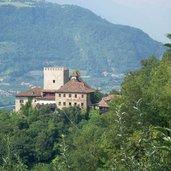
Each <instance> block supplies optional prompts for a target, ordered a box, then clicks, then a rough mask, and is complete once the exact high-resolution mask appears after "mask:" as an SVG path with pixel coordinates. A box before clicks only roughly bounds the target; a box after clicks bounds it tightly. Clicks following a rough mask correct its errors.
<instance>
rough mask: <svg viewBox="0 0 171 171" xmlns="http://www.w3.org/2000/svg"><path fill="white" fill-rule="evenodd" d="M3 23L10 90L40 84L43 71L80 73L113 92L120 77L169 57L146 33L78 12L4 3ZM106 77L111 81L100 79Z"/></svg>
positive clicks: (1, 51)
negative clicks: (142, 63)
mask: <svg viewBox="0 0 171 171" xmlns="http://www.w3.org/2000/svg"><path fill="white" fill-rule="evenodd" d="M0 21H1V23H0V30H1V31H0V76H1V78H2V80H3V83H4V82H7V83H10V85H11V84H12V86H11V87H15V86H16V84H17V83H19V84H20V83H21V82H23V81H26V82H27V81H29V82H30V83H35V84H41V81H40V80H41V72H40V71H42V69H43V67H44V66H66V67H69V68H72V69H79V70H81V71H82V73H83V75H84V76H86V78H87V81H88V82H89V83H90V84H93V86H96V87H103V88H104V87H105V86H104V85H105V84H106V83H108V85H109V84H110V85H109V86H110V87H112V86H113V85H114V84H115V82H116V84H119V83H118V82H120V81H118V80H117V79H120V77H122V75H120V74H121V73H125V72H127V71H130V70H135V69H136V68H138V67H139V65H140V61H141V60H142V59H144V58H146V57H148V56H151V55H154V56H157V57H158V58H159V57H160V56H161V55H162V53H163V51H164V48H163V46H162V44H161V43H159V42H156V41H154V40H153V39H151V38H150V37H149V36H148V35H147V34H146V33H144V32H143V31H141V30H139V29H136V28H133V27H129V26H123V25H115V24H111V23H109V22H108V21H106V20H104V19H102V18H101V17H99V16H96V15H95V14H94V13H92V12H91V11H89V10H87V9H83V8H81V7H78V6H72V5H58V4H52V3H33V2H32V3H26V4H24V5H22V3H18V4H17V2H13V3H12V5H11V4H10V3H9V4H6V3H0ZM35 73H36V74H35ZM37 73H40V74H37ZM102 73H103V75H105V76H106V74H107V75H110V78H109V77H105V79H104V78H101V77H102ZM112 77H113V78H116V79H115V82H113V78H112ZM95 79H96V80H95ZM38 80H39V81H38ZM16 87H17V88H16V89H17V90H19V89H20V88H18V86H16ZM105 88H106V87H105ZM0 89H3V88H2V87H1V84H0ZM8 89H10V88H8Z"/></svg>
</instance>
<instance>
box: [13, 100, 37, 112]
mask: <svg viewBox="0 0 171 171" xmlns="http://www.w3.org/2000/svg"><path fill="white" fill-rule="evenodd" d="M29 99H31V101H32V106H33V108H34V107H35V105H36V101H37V100H36V98H28V97H16V98H15V112H18V111H19V110H20V109H21V107H22V105H25V104H26V103H27V102H28V100H29Z"/></svg>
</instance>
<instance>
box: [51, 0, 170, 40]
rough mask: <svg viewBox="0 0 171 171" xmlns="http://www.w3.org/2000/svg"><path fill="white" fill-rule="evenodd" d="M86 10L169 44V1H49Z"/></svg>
mask: <svg viewBox="0 0 171 171" xmlns="http://www.w3.org/2000/svg"><path fill="white" fill-rule="evenodd" d="M49 1H51V2H57V3H59V4H74V5H79V6H81V7H84V8H88V9H90V10H91V11H93V12H94V13H96V14H97V15H99V16H101V17H102V18H105V19H107V20H108V21H110V22H112V23H115V24H123V25H130V26H133V27H137V28H140V29H141V30H143V31H144V32H146V33H148V34H149V35H150V36H151V37H152V38H153V39H155V40H158V41H161V42H164V43H166V42H170V41H169V39H167V38H166V34H167V33H171V0H49Z"/></svg>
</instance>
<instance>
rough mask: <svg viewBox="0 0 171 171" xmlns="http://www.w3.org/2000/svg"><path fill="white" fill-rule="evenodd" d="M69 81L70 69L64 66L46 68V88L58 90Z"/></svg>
mask: <svg viewBox="0 0 171 171" xmlns="http://www.w3.org/2000/svg"><path fill="white" fill-rule="evenodd" d="M68 81H69V70H68V69H66V68H64V67H45V68H44V89H49V90H57V89H59V88H61V86H63V85H64V84H65V83H67V82H68Z"/></svg>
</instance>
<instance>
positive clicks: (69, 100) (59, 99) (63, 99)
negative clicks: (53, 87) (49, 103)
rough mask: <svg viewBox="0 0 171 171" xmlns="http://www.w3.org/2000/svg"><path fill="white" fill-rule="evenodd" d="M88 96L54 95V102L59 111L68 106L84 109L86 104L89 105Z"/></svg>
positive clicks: (78, 94)
mask: <svg viewBox="0 0 171 171" xmlns="http://www.w3.org/2000/svg"><path fill="white" fill-rule="evenodd" d="M88 96H89V95H88V94H81V93H56V94H55V101H56V105H57V108H59V109H62V108H64V107H70V106H79V107H80V108H83V109H86V108H87V107H88V104H90V102H89V101H88V99H89V98H88Z"/></svg>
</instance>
